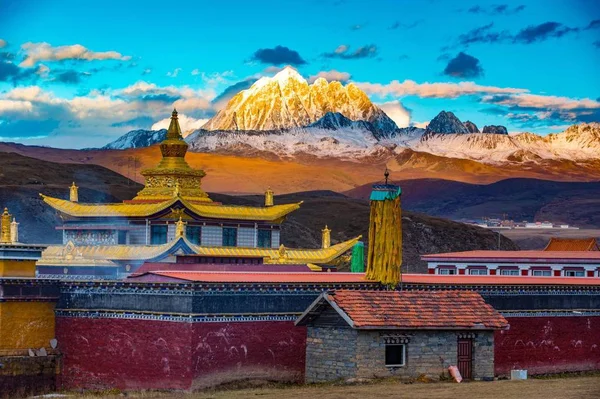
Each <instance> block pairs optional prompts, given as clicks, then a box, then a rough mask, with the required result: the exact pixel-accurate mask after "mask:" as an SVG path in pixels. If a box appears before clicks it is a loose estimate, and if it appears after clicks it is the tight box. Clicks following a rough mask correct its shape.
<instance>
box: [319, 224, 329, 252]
mask: <svg viewBox="0 0 600 399" xmlns="http://www.w3.org/2000/svg"><path fill="white" fill-rule="evenodd" d="M321 233H322V234H321V243H322V244H321V247H323V249H325V248H329V247H330V246H331V230H329V229H328V228H327V225H325V228H324V229H323V230H321Z"/></svg>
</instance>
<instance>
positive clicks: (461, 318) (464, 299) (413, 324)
mask: <svg viewBox="0 0 600 399" xmlns="http://www.w3.org/2000/svg"><path fill="white" fill-rule="evenodd" d="M324 296H326V299H327V301H328V302H329V303H330V304H332V306H333V307H334V308H335V307H337V308H339V309H340V310H341V311H342V312H343V313H345V315H346V316H347V320H348V319H349V320H350V321H351V326H352V327H353V328H358V329H363V328H365V329H479V330H482V329H502V328H505V327H506V326H507V325H508V322H507V321H506V319H505V318H504V317H502V316H501V315H500V313H498V312H497V311H496V310H494V308H492V307H491V306H490V305H488V304H487V303H485V301H484V300H483V298H482V297H481V295H479V294H478V293H476V292H472V291H354V290H339V291H335V292H332V293H329V294H324ZM338 313H339V311H338ZM342 317H344V315H342Z"/></svg>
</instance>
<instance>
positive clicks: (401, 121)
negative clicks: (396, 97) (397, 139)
mask: <svg viewBox="0 0 600 399" xmlns="http://www.w3.org/2000/svg"><path fill="white" fill-rule="evenodd" d="M376 105H377V106H378V107H379V108H381V109H382V110H383V112H385V113H386V114H387V116H389V117H390V118H391V119H392V120H393V121H394V122H396V125H398V127H407V126H408V125H409V124H410V112H408V111H407V110H406V108H404V106H403V105H402V104H401V103H400V101H388V102H385V103H382V104H376Z"/></svg>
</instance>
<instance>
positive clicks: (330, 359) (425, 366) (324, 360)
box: [306, 327, 494, 383]
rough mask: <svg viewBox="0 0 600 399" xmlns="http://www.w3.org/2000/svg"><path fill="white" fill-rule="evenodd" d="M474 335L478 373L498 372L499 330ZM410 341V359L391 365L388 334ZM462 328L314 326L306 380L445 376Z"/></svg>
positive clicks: (478, 375) (488, 375)
mask: <svg viewBox="0 0 600 399" xmlns="http://www.w3.org/2000/svg"><path fill="white" fill-rule="evenodd" d="M474 336H475V338H474V339H473V378H474V379H482V378H492V377H494V335H493V332H491V331H479V332H477V333H476V334H475V335H474ZM388 339H392V340H393V342H395V343H405V345H406V352H405V356H406V357H405V365H404V366H403V367H386V365H385V346H386V343H385V342H386V340H388ZM457 342H458V333H457V332H456V331H437V330H436V331H364V330H363V331H360V330H353V329H350V328H344V327H308V338H307V348H306V382H308V383H311V382H322V381H332V380H337V379H346V378H354V377H356V378H382V377H390V376H397V377H405V378H417V377H419V376H422V375H425V376H427V377H428V378H432V379H439V378H440V377H442V376H444V377H446V376H447V375H448V366H451V365H456V364H457Z"/></svg>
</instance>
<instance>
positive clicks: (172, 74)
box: [167, 68, 181, 78]
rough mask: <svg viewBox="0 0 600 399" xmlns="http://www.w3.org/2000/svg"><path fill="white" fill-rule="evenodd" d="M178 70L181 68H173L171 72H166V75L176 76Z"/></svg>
mask: <svg viewBox="0 0 600 399" xmlns="http://www.w3.org/2000/svg"><path fill="white" fill-rule="evenodd" d="M179 72H181V68H175V69H174V70H173V72H167V76H168V77H170V78H176V77H177V75H179Z"/></svg>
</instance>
